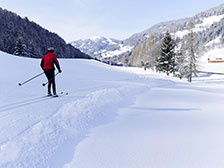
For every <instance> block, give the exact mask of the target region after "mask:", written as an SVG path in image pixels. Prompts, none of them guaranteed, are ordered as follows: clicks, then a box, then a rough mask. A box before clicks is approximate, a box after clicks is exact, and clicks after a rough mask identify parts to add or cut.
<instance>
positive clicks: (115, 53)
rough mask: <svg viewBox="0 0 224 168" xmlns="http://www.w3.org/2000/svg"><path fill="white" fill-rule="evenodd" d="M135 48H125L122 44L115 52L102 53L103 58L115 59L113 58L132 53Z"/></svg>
mask: <svg viewBox="0 0 224 168" xmlns="http://www.w3.org/2000/svg"><path fill="white" fill-rule="evenodd" d="M133 48H134V47H133V46H128V45H127V46H123V45H122V44H120V48H119V49H117V50H114V51H108V52H105V53H102V54H101V55H102V57H103V58H108V57H113V56H117V55H120V54H123V53H126V52H128V51H131V50H132V49H133Z"/></svg>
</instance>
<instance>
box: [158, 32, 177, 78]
mask: <svg viewBox="0 0 224 168" xmlns="http://www.w3.org/2000/svg"><path fill="white" fill-rule="evenodd" d="M174 48H175V43H174V40H173V39H172V38H171V35H170V33H169V32H168V31H167V32H166V34H165V36H164V38H163V40H162V45H161V54H160V56H159V57H158V58H157V65H156V69H157V70H158V71H160V72H165V73H166V74H167V75H169V74H170V73H175V71H176V70H175V67H176V65H175V52H174Z"/></svg>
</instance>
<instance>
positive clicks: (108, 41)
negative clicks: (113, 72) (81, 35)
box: [71, 36, 121, 58]
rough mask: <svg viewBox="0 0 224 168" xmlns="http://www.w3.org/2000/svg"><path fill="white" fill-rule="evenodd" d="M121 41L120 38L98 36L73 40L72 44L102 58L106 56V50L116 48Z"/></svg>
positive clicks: (95, 56)
mask: <svg viewBox="0 0 224 168" xmlns="http://www.w3.org/2000/svg"><path fill="white" fill-rule="evenodd" d="M120 43H121V41H120V40H116V39H112V38H105V37H98V36H96V37H91V38H89V39H82V40H78V41H73V42H71V45H73V46H74V47H76V48H79V49H80V50H81V51H82V52H84V53H87V54H89V55H90V56H92V57H94V58H101V57H104V56H106V51H110V50H116V49H117V48H118V46H119V44H120Z"/></svg>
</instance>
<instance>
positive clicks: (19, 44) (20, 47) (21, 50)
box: [14, 36, 26, 56]
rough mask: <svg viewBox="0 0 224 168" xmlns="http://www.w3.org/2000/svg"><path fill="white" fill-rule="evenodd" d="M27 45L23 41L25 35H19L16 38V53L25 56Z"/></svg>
mask: <svg viewBox="0 0 224 168" xmlns="http://www.w3.org/2000/svg"><path fill="white" fill-rule="evenodd" d="M25 47H26V46H25V44H24V43H23V37H22V36H18V38H17V40H16V46H15V51H14V55H18V56H25V55H26V51H25Z"/></svg>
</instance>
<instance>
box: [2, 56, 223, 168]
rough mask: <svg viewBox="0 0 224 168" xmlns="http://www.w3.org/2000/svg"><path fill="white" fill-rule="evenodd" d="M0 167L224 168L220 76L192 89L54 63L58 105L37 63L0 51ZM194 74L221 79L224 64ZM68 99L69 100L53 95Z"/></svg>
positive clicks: (136, 72)
mask: <svg viewBox="0 0 224 168" xmlns="http://www.w3.org/2000/svg"><path fill="white" fill-rule="evenodd" d="M0 58H1V62H0V72H1V76H0V167H1V168H8V167H9V168H48V167H49V168H223V167H224V159H223V156H224V133H223V129H224V110H223V107H224V105H223V100H224V94H223V93H224V76H222V75H208V74H202V75H201V76H200V77H197V78H193V82H192V83H187V82H186V81H185V80H183V81H181V80H179V79H177V78H173V77H167V76H165V75H163V74H156V73H154V72H151V71H148V70H147V71H144V70H143V69H139V68H125V67H111V66H109V65H105V64H101V63H99V62H95V61H93V60H79V59H75V60H71V59H63V60H59V61H60V64H61V67H62V71H63V73H62V74H59V75H58V76H57V78H56V83H57V91H58V93H59V95H60V96H59V97H58V98H51V97H46V96H45V95H46V87H43V86H42V83H43V82H45V81H46V79H45V76H44V75H43V76H41V77H38V78H36V79H34V80H33V81H31V82H29V83H27V84H25V85H23V86H21V87H19V86H18V83H19V82H23V81H25V80H26V79H29V78H30V77H32V76H34V75H36V74H38V73H41V68H40V66H39V64H40V60H39V59H30V58H20V57H15V56H11V55H8V54H5V53H2V52H0ZM201 70H204V71H215V72H224V64H206V65H204V67H202V69H201ZM60 92H64V93H66V92H68V93H69V94H68V95H65V94H60Z"/></svg>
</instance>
